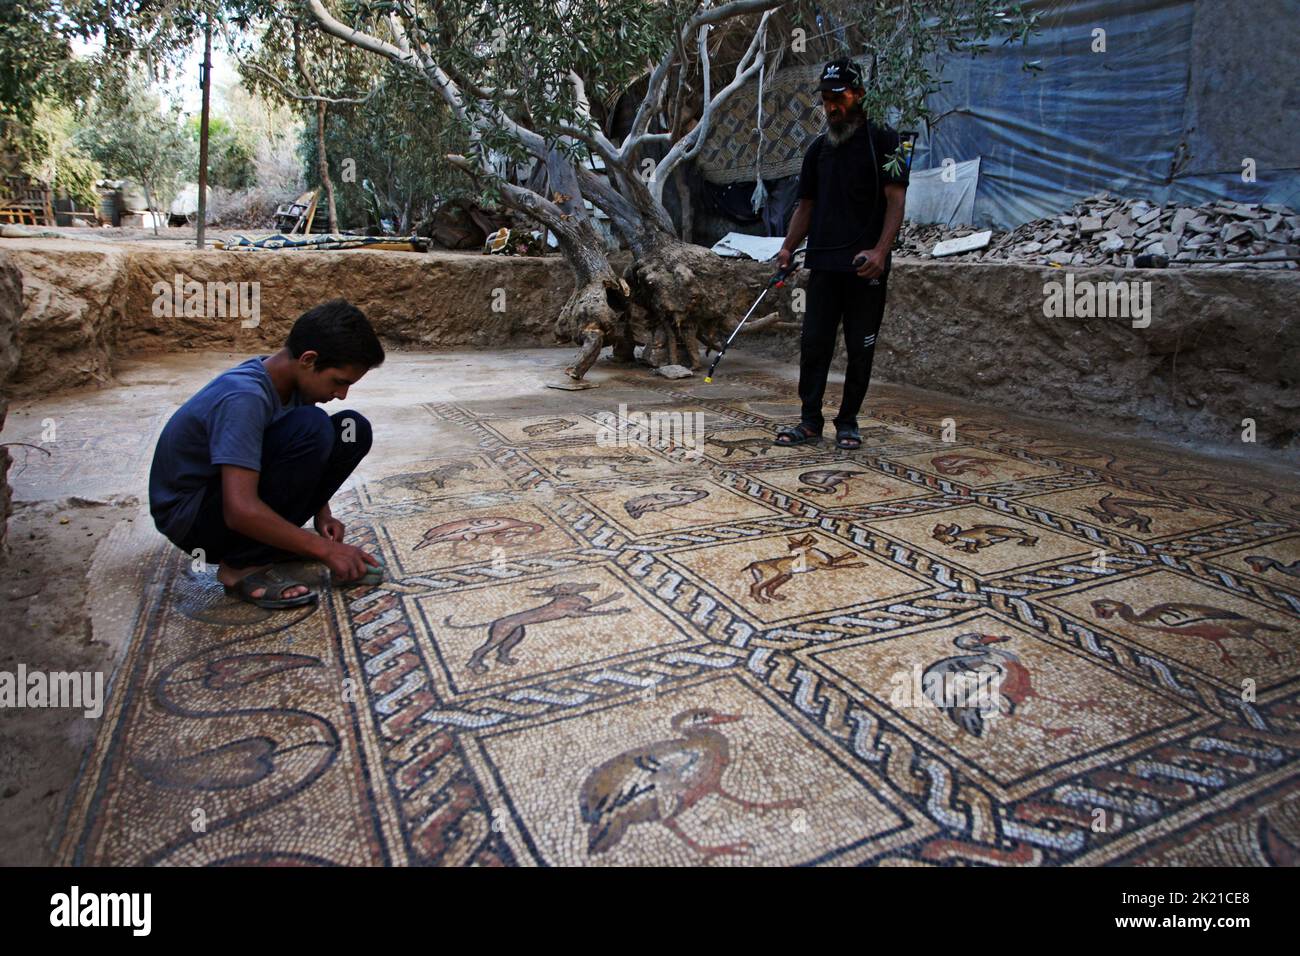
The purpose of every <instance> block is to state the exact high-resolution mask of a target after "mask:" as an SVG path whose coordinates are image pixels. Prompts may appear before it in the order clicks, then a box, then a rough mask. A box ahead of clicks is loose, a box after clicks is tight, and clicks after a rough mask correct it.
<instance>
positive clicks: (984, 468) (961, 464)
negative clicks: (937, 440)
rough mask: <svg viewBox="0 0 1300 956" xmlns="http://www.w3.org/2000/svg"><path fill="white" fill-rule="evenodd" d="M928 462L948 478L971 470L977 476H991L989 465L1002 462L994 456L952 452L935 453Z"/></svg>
mask: <svg viewBox="0 0 1300 956" xmlns="http://www.w3.org/2000/svg"><path fill="white" fill-rule="evenodd" d="M930 464H931V465H933V466H934V470H935V471H937V472H938V473H939V474H941V475H947V476H948V477H950V478H957V477H960V476H962V475H964V474H966V473H967V472H971V473H973V474H975V475H976V476H977V477H979V478H992V477H993V472H992V471H990V470H989V465H1000V464H1002V462H1000V461H998V460H997V459H996V458H980V457H979V456H978V455H963V454H959V453H953V454H950V455H937V456H935V457H934V458H931V459H930Z"/></svg>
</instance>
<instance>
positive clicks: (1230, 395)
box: [0, 240, 1300, 459]
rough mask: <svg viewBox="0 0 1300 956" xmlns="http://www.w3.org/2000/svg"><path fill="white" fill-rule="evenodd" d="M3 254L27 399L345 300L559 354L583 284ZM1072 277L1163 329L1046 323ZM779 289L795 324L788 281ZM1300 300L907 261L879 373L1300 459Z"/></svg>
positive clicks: (162, 256)
mask: <svg viewBox="0 0 1300 956" xmlns="http://www.w3.org/2000/svg"><path fill="white" fill-rule="evenodd" d="M0 249H4V250H7V251H8V252H9V255H10V258H11V260H12V261H13V262H14V264H15V265H16V266H17V267H18V268H19V270H20V271H21V272H22V274H23V278H24V289H23V303H24V309H23V315H22V319H21V322H20V327H19V336H18V337H19V344H20V346H21V350H22V356H23V357H22V361H21V363H20V364H19V366H18V369H17V371H16V374H15V376H14V378H13V380H12V382H11V390H12V393H13V394H14V395H18V396H35V395H40V394H45V393H47V392H50V391H53V390H56V389H59V388H66V387H71V386H78V385H86V384H92V383H94V382H97V381H103V380H105V379H106V378H107V377H108V376H109V375H110V374H111V368H112V361H113V357H114V356H115V355H123V354H128V353H137V352H148V351H172V350H177V349H226V350H234V351H248V352H252V351H256V350H266V349H270V348H274V347H277V346H278V345H279V344H280V343H281V342H282V341H283V339H284V336H285V334H286V333H287V331H288V329H289V326H290V325H291V324H292V322H293V320H294V318H296V317H297V316H298V315H299V314H300V313H301V312H302V311H303V310H305V309H307V308H309V307H310V306H312V305H314V304H315V303H317V302H320V301H323V300H325V299H328V298H331V297H333V296H338V295H342V296H345V297H347V298H348V299H350V300H351V301H352V302H354V303H355V304H357V305H358V306H359V307H360V308H361V309H363V310H364V311H365V312H366V314H367V315H368V316H370V318H371V320H372V321H373V322H374V324H375V327H376V328H377V329H378V331H379V332H380V334H381V335H382V336H383V337H384V339H385V340H386V341H387V342H389V343H390V344H392V345H394V346H397V347H399V348H400V347H407V348H418V349H438V348H465V347H482V348H491V347H534V346H545V345H554V344H556V340H555V337H554V333H553V322H554V317H555V315H556V314H557V313H558V311H559V309H560V307H561V306H562V305H563V303H564V300H565V298H566V297H567V295H568V293H569V290H570V288H571V279H570V276H569V273H568V270H567V268H566V267H565V266H564V263H563V262H562V261H561V260H560V259H558V258H556V257H551V258H547V259H528V258H501V257H495V256H493V257H488V256H480V255H473V254H461V253H437V254H432V255H421V254H417V253H395V252H364V251H353V252H326V253H308V252H279V253H273V252H265V253H263V252H257V253H228V252H222V251H218V250H208V251H204V252H198V251H194V250H188V251H177V250H172V249H163V248H144V247H136V248H131V247H129V246H126V245H124V244H119V245H112V244H98V243H87V242H81V241H74V240H6V241H5V242H4V243H3V245H0ZM770 271H771V270H770V266H767V265H764V264H761V263H755V262H748V261H746V262H737V263H736V266H735V269H734V270H733V275H734V282H729V283H728V284H727V286H726V287H725V288H719V289H717V290H716V292H715V295H716V296H717V297H718V298H720V299H723V300H724V301H726V302H728V303H729V304H730V306H731V308H732V310H733V311H734V313H735V315H736V317H737V319H739V317H740V315H742V314H743V312H744V310H745V309H746V308H747V307H748V305H749V304H750V302H752V301H753V298H754V297H755V296H756V295H757V293H758V292H759V291H760V290H761V289H762V285H763V281H764V280H765V279H766V277H767V276H768V275H769V274H770ZM1067 271H1069V272H1072V273H1073V277H1074V278H1073V281H1074V289H1073V290H1072V291H1073V296H1074V297H1077V296H1078V295H1079V294H1080V292H1081V291H1083V290H1086V289H1087V288H1088V285H1087V283H1105V282H1128V283H1132V282H1138V283H1147V284H1148V285H1146V286H1145V287H1143V286H1139V287H1137V289H1135V290H1134V291H1136V292H1137V293H1138V295H1139V296H1141V298H1140V299H1139V300H1138V301H1139V302H1142V301H1149V303H1150V320H1149V324H1148V325H1147V326H1146V327H1143V328H1135V327H1134V326H1133V322H1132V321H1131V320H1130V319H1129V318H1127V317H1104V318H1098V317H1089V318H1074V317H1049V316H1048V315H1045V314H1044V303H1045V302H1046V301H1047V298H1048V294H1049V291H1050V289H1051V287H1050V285H1049V284H1050V283H1053V282H1059V283H1064V282H1065V277H1066V274H1067ZM178 276H179V277H180V280H179V281H180V282H181V283H182V300H181V301H182V303H183V302H184V285H183V284H184V283H186V282H199V283H208V282H219V283H241V282H243V283H257V286H256V288H257V290H258V303H257V304H258V309H257V313H258V314H257V315H256V316H255V318H257V320H258V321H257V323H256V325H253V324H252V318H254V317H252V316H248V315H240V316H226V317H213V316H209V315H206V314H196V315H188V316H187V315H185V314H183V313H184V309H183V308H182V310H181V312H182V314H179V315H168V314H165V313H166V312H167V311H168V306H169V305H174V304H175V297H174V295H173V294H171V292H170V291H168V292H166V293H163V294H162V296H161V297H160V290H162V289H164V288H165V289H167V290H171V289H173V288H174V287H175V284H176V282H177V277H178ZM800 284H801V283H800ZM250 288H251V287H250ZM1147 297H1149V298H1147ZM772 298H775V299H776V301H777V305H778V306H779V308H780V310H781V311H782V312H783V313H784V315H785V317H786V318H787V319H793V318H795V316H794V315H793V313H792V312H791V305H792V301H793V299H792V295H791V292H790V291H788V290H787V291H782V292H779V293H777V294H776V295H775V296H774V297H772ZM1297 298H1300V273H1297V272H1294V271H1292V272H1282V271H1267V272H1266V271H1247V270H1216V271H1211V270H1185V271H1184V270H1158V271H1142V270H1129V271H1125V270H1117V269H1113V268H1093V269H1076V270H1063V269H1052V268H1042V267H1036V266H1023V265H1012V264H1007V265H991V264H977V263H971V264H956V263H943V262H920V261H906V260H904V261H901V262H899V263H897V264H896V266H895V269H894V272H893V275H892V277H891V279H890V295H889V311H888V314H887V316H886V319H885V323H884V326H883V328H882V331H881V335H880V338H879V344H878V351H877V356H876V368H875V374H876V375H877V376H878V377H879V378H881V379H882V380H886V381H894V382H900V383H905V384H908V385H913V386H918V387H921V388H926V389H931V390H934V391H939V392H946V393H948V394H952V395H956V396H960V397H962V398H965V399H968V400H972V401H977V402H987V403H990V404H995V405H1003V406H1010V407H1014V408H1016V409H1018V410H1021V411H1023V412H1027V413H1030V414H1036V415H1040V416H1043V417H1046V418H1060V419H1066V420H1069V421H1071V422H1074V423H1076V424H1077V423H1083V422H1092V423H1095V424H1098V425H1109V426H1115V427H1119V428H1121V429H1124V430H1129V431H1136V432H1143V433H1147V434H1153V435H1156V436H1158V437H1161V438H1163V439H1165V440H1170V441H1193V442H1197V443H1207V444H1214V445H1217V446H1220V447H1221V448H1225V449H1227V448H1232V449H1234V450H1236V451H1239V452H1244V453H1246V454H1255V453H1259V454H1269V455H1270V456H1273V455H1275V454H1276V452H1277V451H1278V450H1285V451H1286V452H1287V454H1288V455H1294V456H1296V457H1297V458H1298V459H1300V388H1297V382H1298V381H1300V323H1297V322H1296V321H1293V319H1292V316H1293V315H1294V314H1295V312H1296V301H1297ZM164 300H166V301H164ZM245 302H247V299H246V300H245ZM172 311H175V310H174V309H173V310H172ZM758 311H759V314H762V313H764V312H768V311H770V309H769V307H768V306H767V305H766V303H765V305H764V307H762V308H760V309H759V310H758ZM160 312H161V313H164V314H159V313H160ZM735 347H737V348H743V349H746V350H748V351H751V352H757V353H759V354H764V355H770V356H772V358H773V359H774V360H780V361H791V360H793V359H794V357H795V356H797V355H798V334H797V332H791V331H770V330H769V331H762V332H758V333H755V334H752V335H743V336H742V338H741V339H740V340H738V342H737V345H736V346H735ZM839 361H840V363H841V365H842V356H841V359H840V360H839ZM1243 419H1251V420H1253V421H1254V427H1255V437H1256V443H1255V445H1253V446H1251V445H1249V444H1246V443H1243V442H1242V440H1241V436H1242V432H1243V424H1242V423H1243Z"/></svg>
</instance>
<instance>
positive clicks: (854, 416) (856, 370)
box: [799, 270, 887, 434]
mask: <svg viewBox="0 0 1300 956" xmlns="http://www.w3.org/2000/svg"><path fill="white" fill-rule="evenodd" d="M876 281H877V282H878V283H879V284H878V285H872V284H871V283H872V280H870V279H863V278H861V277H860V276H858V275H855V274H854V273H852V272H824V271H820V270H814V271H813V272H812V273H810V275H809V278H808V300H807V310H806V311H805V313H804V318H803V336H802V339H801V341H800V348H799V400H800V402H802V403H803V414H802V420H803V423H804V424H805V425H807V426H809V427H810V428H812V429H813V430H814V431H816V432H817V433H819V434H820V433H821V430H822V427H823V426H824V425H825V420H824V417H823V415H822V398H823V396H824V395H825V393H826V376H827V374H828V373H829V372H830V369H831V358H832V357H833V356H834V355H835V334H836V332H837V331H838V330H839V327H840V324H841V322H842V323H843V325H844V347H845V349H846V351H847V353H848V369H847V371H846V372H845V374H844V397H843V398H842V400H841V401H840V411H839V414H838V415H836V416H835V426H836V427H837V428H841V427H848V428H857V427H858V410H859V409H861V408H862V401H863V399H865V398H866V397H867V385H868V384H869V383H870V382H871V363H872V360H873V359H874V358H875V354H876V334H877V333H878V332H879V331H880V321H881V319H882V318H884V315H885V289H886V282H887V279H885V278H882V279H878V280H876Z"/></svg>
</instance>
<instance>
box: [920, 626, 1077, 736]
mask: <svg viewBox="0 0 1300 956" xmlns="http://www.w3.org/2000/svg"><path fill="white" fill-rule="evenodd" d="M1010 640H1011V638H1009V637H1002V636H998V635H996V634H963V635H961V636H960V637H958V638H956V639H955V640H954V641H953V643H954V644H956V645H957V646H958V647H960V648H962V649H963V650H975V651H977V654H975V655H972V656H974V657H976V658H978V665H979V666H980V667H982V668H989V667H992V668H996V670H997V671H999V672H1000V673H999V678H1000V679H998V680H995V681H990V683H989V688H990V691H991V696H992V697H993V703H994V705H995V706H996V713H1005V714H1006V715H1007V716H1014V717H1015V718H1016V719H1017V720H1018V721H1019V722H1020V723H1023V724H1028V725H1029V726H1030V727H1034V728H1037V729H1038V730H1041V731H1042V732H1043V733H1044V734H1046V735H1047V736H1048V737H1060V736H1064V735H1066V734H1075V733H1078V732H1079V729H1078V728H1077V727H1049V726H1046V725H1044V724H1040V723H1038V722H1037V721H1033V720H1030V719H1028V718H1027V717H1025V716H1024V714H1023V712H1022V711H1023V708H1024V706H1025V704H1026V703H1027V702H1029V701H1032V700H1042V701H1047V702H1048V703H1052V704H1056V705H1058V706H1059V707H1062V708H1065V709H1067V710H1096V709H1097V708H1099V707H1100V706H1101V703H1100V702H1099V701H1097V700H1095V699H1092V698H1089V699H1086V700H1082V701H1075V700H1062V699H1061V698H1059V697H1052V696H1050V695H1048V694H1044V693H1042V692H1041V691H1039V690H1038V689H1037V688H1035V687H1034V675H1033V672H1032V670H1031V669H1030V668H1029V667H1027V666H1026V665H1025V664H1024V662H1023V661H1021V660H1020V657H1019V656H1018V655H1016V654H1015V653H1013V652H1011V651H1009V650H1004V649H1002V648H997V647H994V646H993V645H995V644H1006V643H1007V642H1009V641H1010ZM948 660H952V661H960V660H961V658H948ZM939 663H940V664H942V663H943V662H942V661H940V662H939ZM936 666H937V665H936ZM958 666H960V665H958ZM955 669H956V668H955ZM922 690H923V692H925V694H926V696H927V697H930V698H931V700H933V699H934V698H933V697H932V696H931V694H932V693H935V694H940V693H942V690H943V688H942V685H940V686H939V687H937V688H926V686H925V684H924V683H923V684H922ZM977 699H978V698H977ZM944 709H945V710H946V711H947V712H948V716H949V718H950V719H952V721H953V722H954V723H955V724H957V726H959V727H961V728H962V729H963V730H967V732H968V733H969V732H972V731H970V730H968V728H967V726H966V724H964V723H963V722H962V718H965V719H966V720H967V721H968V722H969V721H970V717H971V714H970V713H969V712H967V711H965V710H963V711H962V712H961V713H957V712H955V711H957V708H944ZM978 716H979V718H980V723H979V725H978V726H979V728H980V731H981V732H982V731H983V729H984V728H985V726H986V725H987V721H988V720H989V718H990V717H993V716H994V712H993V710H992V709H991V708H989V707H985V708H983V710H982V712H981V713H979V714H978ZM975 736H977V737H978V736H980V734H975Z"/></svg>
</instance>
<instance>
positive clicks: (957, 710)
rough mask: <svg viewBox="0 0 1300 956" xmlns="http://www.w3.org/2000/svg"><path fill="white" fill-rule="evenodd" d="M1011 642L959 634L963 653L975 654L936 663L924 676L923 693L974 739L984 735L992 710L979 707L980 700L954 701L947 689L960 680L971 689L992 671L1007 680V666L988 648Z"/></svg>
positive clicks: (946, 658)
mask: <svg viewBox="0 0 1300 956" xmlns="http://www.w3.org/2000/svg"><path fill="white" fill-rule="evenodd" d="M1009 640H1010V638H1008V637H997V636H995V635H993V634H961V635H958V636H957V637H956V638H955V639H954V640H953V644H954V645H955V646H956V647H957V648H959V649H960V650H963V651H971V652H973V653H968V654H957V655H954V656H953V657H945V658H943V660H939V661H935V662H934V663H933V664H931V665H930V666H929V667H927V668H926V669H925V673H924V674H923V675H922V676H921V688H922V693H923V694H925V697H926V699H927V700H929V701H930V703H932V704H934V705H935V706H936V707H938V708H939V709H940V710H942V711H943V712H944V713H945V714H946V715H947V717H948V719H949V720H951V721H952V722H953V723H954V724H956V725H957V726H958V727H959V728H961V729H962V730H964V731H965V732H966V733H968V734H970V735H971V736H972V737H982V736H984V725H985V720H986V719H987V718H988V717H990V716H992V714H990V713H989V712H988V711H989V708H988V707H987V706H985V707H981V706H979V703H980V701H976V702H972V701H970V700H955V699H954V696H955V695H952V694H949V693H946V688H948V687H951V686H952V685H953V684H954V683H956V682H958V681H961V682H964V683H965V685H966V686H971V682H972V681H974V680H980V679H981V678H983V677H985V676H986V675H987V674H988V673H989V670H990V669H991V668H992V669H995V670H996V671H997V672H998V673H999V674H1001V675H1003V676H1004V677H1005V675H1006V671H1007V667H1006V664H1005V662H1004V661H1002V660H1000V659H999V657H998V656H997V655H995V654H994V652H993V649H992V648H991V647H990V646H989V645H991V644H1001V643H1004V642H1006V641H1009ZM976 686H978V685H976ZM985 703H986V702H985Z"/></svg>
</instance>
